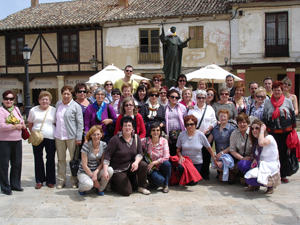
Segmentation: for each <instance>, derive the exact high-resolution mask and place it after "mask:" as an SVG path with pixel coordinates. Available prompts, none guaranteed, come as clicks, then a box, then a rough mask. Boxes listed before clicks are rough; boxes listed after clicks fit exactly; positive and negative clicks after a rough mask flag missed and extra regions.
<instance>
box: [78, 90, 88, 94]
mask: <svg viewBox="0 0 300 225" xmlns="http://www.w3.org/2000/svg"><path fill="white" fill-rule="evenodd" d="M77 93H79V94H81V93H84V94H86V91H82V90H78V91H77Z"/></svg>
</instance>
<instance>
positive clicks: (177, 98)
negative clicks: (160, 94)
mask: <svg viewBox="0 0 300 225" xmlns="http://www.w3.org/2000/svg"><path fill="white" fill-rule="evenodd" d="M170 98H172V99H174V98H176V99H177V100H178V99H180V98H179V97H178V96H174V95H172V96H170Z"/></svg>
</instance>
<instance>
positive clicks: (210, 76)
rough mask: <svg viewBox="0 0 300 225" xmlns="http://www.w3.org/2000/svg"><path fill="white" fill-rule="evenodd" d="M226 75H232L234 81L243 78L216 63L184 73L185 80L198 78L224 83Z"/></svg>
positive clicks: (197, 79) (196, 79)
mask: <svg viewBox="0 0 300 225" xmlns="http://www.w3.org/2000/svg"><path fill="white" fill-rule="evenodd" d="M227 75H232V76H233V77H234V80H235V81H242V80H243V79H241V78H239V77H237V76H235V75H233V74H232V73H230V72H228V71H226V70H224V69H222V68H221V67H219V66H217V65H216V64H211V65H208V66H205V67H203V68H201V69H199V70H196V71H193V72H191V73H188V74H186V78H187V81H195V82H198V81H199V80H202V79H204V80H207V81H208V82H211V83H225V79H226V76H227Z"/></svg>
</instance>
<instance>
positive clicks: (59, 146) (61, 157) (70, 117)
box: [54, 86, 83, 189]
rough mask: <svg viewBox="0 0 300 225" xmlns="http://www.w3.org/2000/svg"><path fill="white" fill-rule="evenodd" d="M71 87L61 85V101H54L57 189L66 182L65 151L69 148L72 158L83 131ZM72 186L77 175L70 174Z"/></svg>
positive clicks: (73, 186) (74, 184) (79, 111)
mask: <svg viewBox="0 0 300 225" xmlns="http://www.w3.org/2000/svg"><path fill="white" fill-rule="evenodd" d="M72 92H73V88H72V87H70V86H63V87H62V89H61V95H62V101H58V102H57V103H56V107H55V108H56V114H55V118H56V120H55V123H56V128H55V132H54V137H55V146H56V150H57V158H58V162H57V180H58V185H57V186H56V188H57V189H61V188H63V187H64V186H65V183H66V167H67V163H66V151H67V149H68V150H69V153H70V157H71V158H73V156H74V152H75V147H76V145H80V144H81V140H82V131H83V117H82V110H81V107H80V106H79V105H78V104H77V103H76V102H75V101H73V99H72ZM70 180H71V183H72V188H77V177H75V176H73V175H71V178H70Z"/></svg>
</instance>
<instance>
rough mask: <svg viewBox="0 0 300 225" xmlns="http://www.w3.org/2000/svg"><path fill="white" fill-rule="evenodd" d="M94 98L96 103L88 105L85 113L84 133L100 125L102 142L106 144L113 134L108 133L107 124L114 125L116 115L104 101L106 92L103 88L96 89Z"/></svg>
mask: <svg viewBox="0 0 300 225" xmlns="http://www.w3.org/2000/svg"><path fill="white" fill-rule="evenodd" d="M94 96H95V98H96V101H95V102H94V103H93V104H91V105H89V106H88V107H87V109H86V111H85V115H84V131H85V132H86V133H87V132H88V131H89V130H90V129H91V127H92V126H94V125H101V126H102V129H103V132H104V138H103V141H104V142H105V143H108V142H109V140H110V138H111V137H112V136H113V134H112V133H110V132H109V131H108V129H107V126H108V125H109V124H113V125H115V123H116V120H117V115H116V112H115V110H114V108H113V107H112V106H111V105H109V104H107V103H106V102H105V101H104V99H105V97H106V91H105V89H104V88H103V87H100V88H97V89H96V90H95V92H94Z"/></svg>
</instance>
